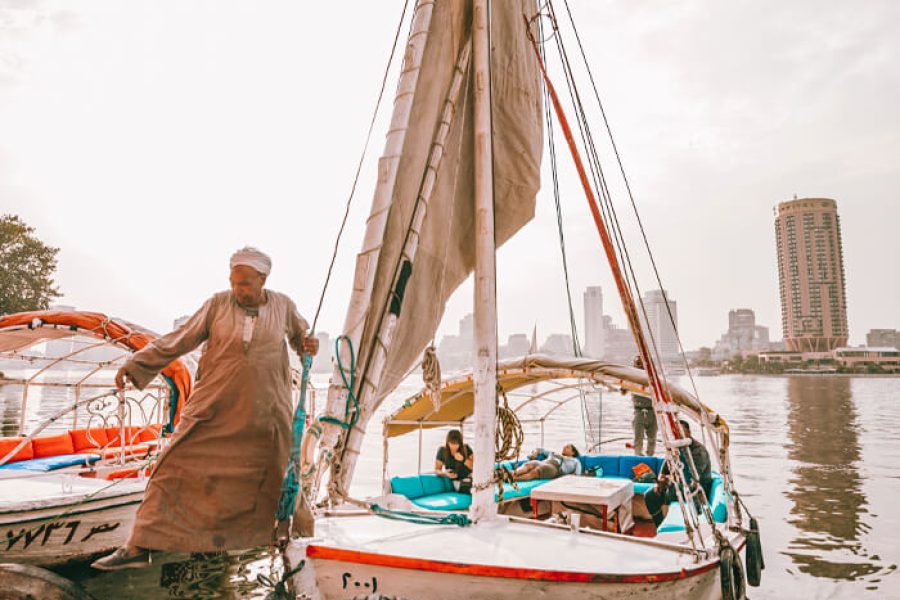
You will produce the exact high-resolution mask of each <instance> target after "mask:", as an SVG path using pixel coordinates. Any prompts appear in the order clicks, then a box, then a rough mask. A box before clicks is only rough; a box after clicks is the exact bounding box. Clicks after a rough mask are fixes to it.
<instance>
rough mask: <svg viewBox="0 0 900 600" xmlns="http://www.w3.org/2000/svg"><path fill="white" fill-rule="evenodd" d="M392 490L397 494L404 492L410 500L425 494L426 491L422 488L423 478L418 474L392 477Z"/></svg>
mask: <svg viewBox="0 0 900 600" xmlns="http://www.w3.org/2000/svg"><path fill="white" fill-rule="evenodd" d="M391 491H392V492H394V493H395V494H403V495H404V496H406V497H407V498H409V499H410V500H414V499H416V498H418V497H420V496H424V495H425V491H424V490H423V489H422V479H421V478H420V477H419V476H418V475H410V476H408V477H391Z"/></svg>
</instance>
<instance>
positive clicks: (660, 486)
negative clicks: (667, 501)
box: [656, 474, 669, 495]
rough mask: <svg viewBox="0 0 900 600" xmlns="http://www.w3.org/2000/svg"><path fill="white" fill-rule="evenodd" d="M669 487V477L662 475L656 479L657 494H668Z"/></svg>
mask: <svg viewBox="0 0 900 600" xmlns="http://www.w3.org/2000/svg"><path fill="white" fill-rule="evenodd" d="M668 487H669V476H668V475H663V474H660V475H659V477H658V478H657V479H656V493H658V494H660V495H662V494H665V493H666V488H668Z"/></svg>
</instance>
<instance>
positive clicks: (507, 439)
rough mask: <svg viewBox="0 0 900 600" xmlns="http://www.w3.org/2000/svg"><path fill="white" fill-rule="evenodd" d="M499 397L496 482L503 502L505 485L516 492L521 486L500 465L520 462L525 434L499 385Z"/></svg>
mask: <svg viewBox="0 0 900 600" xmlns="http://www.w3.org/2000/svg"><path fill="white" fill-rule="evenodd" d="M501 396H502V397H503V404H502V405H501V404H500V400H499V398H500V397H501ZM497 397H498V400H497V430H496V432H495V434H494V462H495V463H497V467H496V468H495V469H494V482H495V483H496V484H497V502H503V491H504V488H503V484H504V483H508V484H510V485H511V486H512V487H513V489H515V490H516V491H518V490H519V484H518V483H516V481H515V479H513V473H512V471H510V470H509V469H506V468H504V467H503V466H502V465H500V464H499V463H500V462H501V461H504V460H516V461H518V460H519V455H520V454H521V452H522V442H523V441H524V440H525V434H524V432H523V431H522V423H521V422H519V417H518V415H516V413H515V411H513V410H512V409H511V408H510V407H509V399H508V398H507V397H506V392H505V391H504V390H503V388H502V387H500V385H499V384H498V385H497ZM489 485H490V484H489Z"/></svg>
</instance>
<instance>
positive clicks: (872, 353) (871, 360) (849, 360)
mask: <svg viewBox="0 0 900 600" xmlns="http://www.w3.org/2000/svg"><path fill="white" fill-rule="evenodd" d="M834 360H835V361H837V362H838V363H839V364H840V365H841V366H842V367H848V368H860V367H873V366H874V367H880V368H881V369H884V370H885V371H895V372H900V351H898V350H897V348H894V347H890V348H866V347H862V348H836V349H835V350H834Z"/></svg>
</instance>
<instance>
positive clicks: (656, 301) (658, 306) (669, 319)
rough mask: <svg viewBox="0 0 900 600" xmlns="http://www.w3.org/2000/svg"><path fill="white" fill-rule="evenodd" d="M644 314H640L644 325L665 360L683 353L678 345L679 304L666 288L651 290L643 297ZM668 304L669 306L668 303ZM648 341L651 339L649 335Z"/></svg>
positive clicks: (668, 360) (675, 357)
mask: <svg viewBox="0 0 900 600" xmlns="http://www.w3.org/2000/svg"><path fill="white" fill-rule="evenodd" d="M642 301H643V304H644V312H646V319H645V318H644V314H643V313H641V314H640V318H641V321H642V325H643V326H644V327H646V329H647V332H648V334H650V335H652V336H653V340H654V341H655V343H656V349H657V351H658V352H659V354H660V357H661V358H662V360H663V362H671V361H675V360H677V359H678V357H679V356H680V355H681V352H680V348H679V345H678V333H677V327H678V306H677V304H676V302H675V301H674V300H672V299H670V298H669V297H668V294H666V291H665V290H650V291H648V292H646V293H645V294H644V297H643V299H642ZM667 304H668V308H667V306H666V305H667ZM647 342H648V343H651V342H650V339H649V337H648V340H647Z"/></svg>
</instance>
